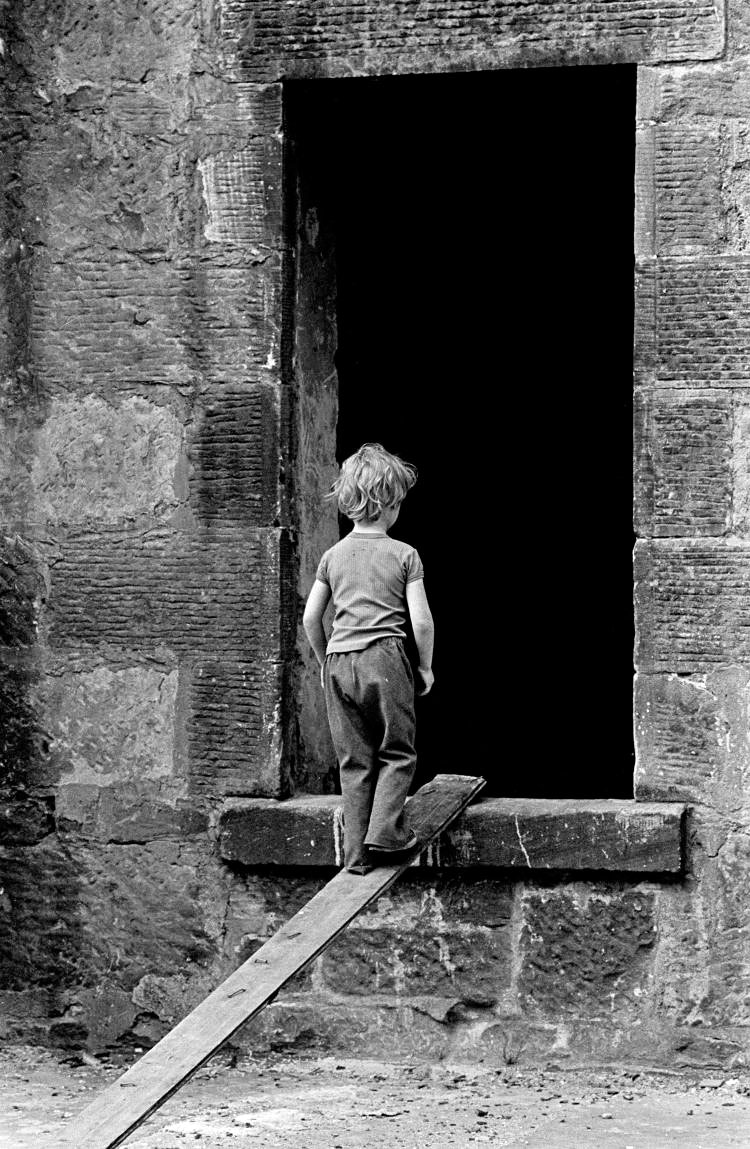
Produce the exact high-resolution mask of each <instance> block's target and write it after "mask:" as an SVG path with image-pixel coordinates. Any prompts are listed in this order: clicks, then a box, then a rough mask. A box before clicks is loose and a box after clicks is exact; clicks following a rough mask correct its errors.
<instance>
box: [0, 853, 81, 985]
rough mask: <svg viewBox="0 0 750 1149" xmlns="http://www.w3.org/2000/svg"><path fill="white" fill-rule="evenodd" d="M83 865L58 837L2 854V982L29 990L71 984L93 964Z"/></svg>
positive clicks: (0, 934) (0, 887)
mask: <svg viewBox="0 0 750 1149" xmlns="http://www.w3.org/2000/svg"><path fill="white" fill-rule="evenodd" d="M80 887H81V867H80V865H78V864H76V862H75V861H74V859H73V858H72V857H71V855H70V854H69V853H68V852H67V851H66V850H64V849H61V848H60V847H59V846H58V845H57V843H56V842H54V840H51V841H46V842H42V843H41V844H39V845H38V846H34V847H31V848H29V849H15V850H7V851H6V853H5V854H4V855H3V856H2V858H0V889H1V890H2V893H0V982H1V983H2V985H3V986H4V988H5V989H7V990H14V991H23V990H24V989H25V988H26V987H27V986H30V985H35V986H37V987H41V988H45V989H46V988H51V987H54V986H58V987H60V986H66V985H69V984H70V983H71V982H72V981H75V980H76V978H77V977H78V976H79V974H80V973H81V972H83V971H85V970H87V969H88V968H89V962H90V958H91V947H90V945H88V944H87V940H86V938H85V936H84V931H83V928H82V924H81V914H80V904H79V897H80Z"/></svg>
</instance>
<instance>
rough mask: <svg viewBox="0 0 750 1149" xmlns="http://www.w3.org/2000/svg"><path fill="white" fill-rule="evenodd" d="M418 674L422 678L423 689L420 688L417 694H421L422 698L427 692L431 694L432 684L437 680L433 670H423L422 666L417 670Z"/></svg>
mask: <svg viewBox="0 0 750 1149" xmlns="http://www.w3.org/2000/svg"><path fill="white" fill-rule="evenodd" d="M417 674H418V675H419V677H420V678H421V680H422V689H421V690H418V691H417V694H418V695H419V696H420V698H422V697H424V695H425V694H429V693H430V691H431V690H432V684H433V683H434V681H435V675H434V674H433V673H432V671H431V670H422V667H421V666H420V667H419V669H418V670H417Z"/></svg>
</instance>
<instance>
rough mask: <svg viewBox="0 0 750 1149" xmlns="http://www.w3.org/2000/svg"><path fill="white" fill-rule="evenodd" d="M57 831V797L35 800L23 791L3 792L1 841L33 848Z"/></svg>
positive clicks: (0, 798)
mask: <svg viewBox="0 0 750 1149" xmlns="http://www.w3.org/2000/svg"><path fill="white" fill-rule="evenodd" d="M54 829H55V802H54V799H53V798H47V799H44V798H32V797H30V796H29V795H28V794H25V793H24V792H23V791H6V793H5V794H3V792H2V791H0V842H2V843H3V845H4V846H33V845H34V844H35V843H36V842H40V841H41V840H42V838H45V837H46V836H47V834H50V833H52V831H53V830H54Z"/></svg>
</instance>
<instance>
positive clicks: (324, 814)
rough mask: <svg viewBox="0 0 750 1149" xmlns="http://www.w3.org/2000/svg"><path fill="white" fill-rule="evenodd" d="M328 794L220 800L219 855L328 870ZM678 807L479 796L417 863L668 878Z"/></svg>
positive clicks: (334, 826)
mask: <svg viewBox="0 0 750 1149" xmlns="http://www.w3.org/2000/svg"><path fill="white" fill-rule="evenodd" d="M340 804H341V799H340V798H339V797H335V796H325V797H319V796H305V797H299V798H290V799H288V800H286V801H276V800H269V799H244V798H236V799H230V800H228V801H227V802H226V803H225V804H224V807H223V810H222V813H221V817H220V821H219V852H220V854H221V856H222V858H223V859H224V860H225V861H227V862H239V863H241V864H242V865H246V866H337V865H340V864H341V853H342V832H341V819H340V815H339V814H338V811H339V809H340ZM684 815H685V806H684V805H683V804H682V803H680V802H636V801H625V800H622V801H618V800H604V799H602V800H585V801H581V800H577V799H576V800H573V799H555V800H546V799H528V798H488V799H485V800H483V801H479V802H477V803H475V804H474V805H472V806H470V807H469V809H468V810H467V811H466V812H465V813H464V814H463V815H462V816H461V817H460V818H459V819H458V820H457V821H456V822H455V823H454V824H453V826H452V828H451V829H450V830H448V831H447V833H445V834H444V835H443V836H442V837H441V838H440V839H438V841H437V843H435V844H434V845H433V846H432V847H430V848H429V849H428V850H427V851H425V853H424V854H423V855H422V858H421V860H420V862H419V865H420V866H434V867H437V866H443V867H450V868H467V867H481V868H501V869H519V870H529V869H531V870H609V871H615V872H620V873H622V872H624V873H657V874H677V873H680V872H681V870H682V865H683V821H684Z"/></svg>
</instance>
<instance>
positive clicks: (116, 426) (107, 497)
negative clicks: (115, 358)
mask: <svg viewBox="0 0 750 1149" xmlns="http://www.w3.org/2000/svg"><path fill="white" fill-rule="evenodd" d="M182 439H183V430H182V425H181V424H180V422H179V421H178V420H177V418H176V417H175V416H174V414H173V413H172V412H171V411H170V410H169V408H167V407H162V406H157V405H156V404H154V403H149V402H147V401H146V400H145V399H142V398H139V397H137V396H133V397H131V398H129V399H124V400H123V401H122V402H120V403H119V404H109V403H106V402H104V401H103V400H102V399H98V398H97V397H96V396H94V395H87V396H85V397H84V398H83V399H76V398H57V399H53V400H52V401H51V403H50V406H49V410H48V413H47V418H46V420H45V422H44V423H43V424H42V425H41V427H40V428H39V430H38V432H37V437H36V455H35V458H34V462H33V464H32V468H31V484H32V495H31V499H30V501H31V507H30V510H29V514H30V516H31V518H32V521H35V522H38V523H40V524H47V523H48V524H50V525H54V526H58V525H62V524H75V525H76V526H78V525H84V524H92V523H101V524H107V525H108V526H115V525H122V526H131V525H132V524H133V523H139V522H144V521H146V522H148V524H149V525H153V524H154V523H155V522H158V521H159V520H164V519H167V518H169V517H171V516H172V515H173V514H174V513H175V510H176V509H177V507H178V506H179V503H180V501H181V499H184V496H185V494H186V492H185V491H184V490H181V481H180V463H181V457H182Z"/></svg>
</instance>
